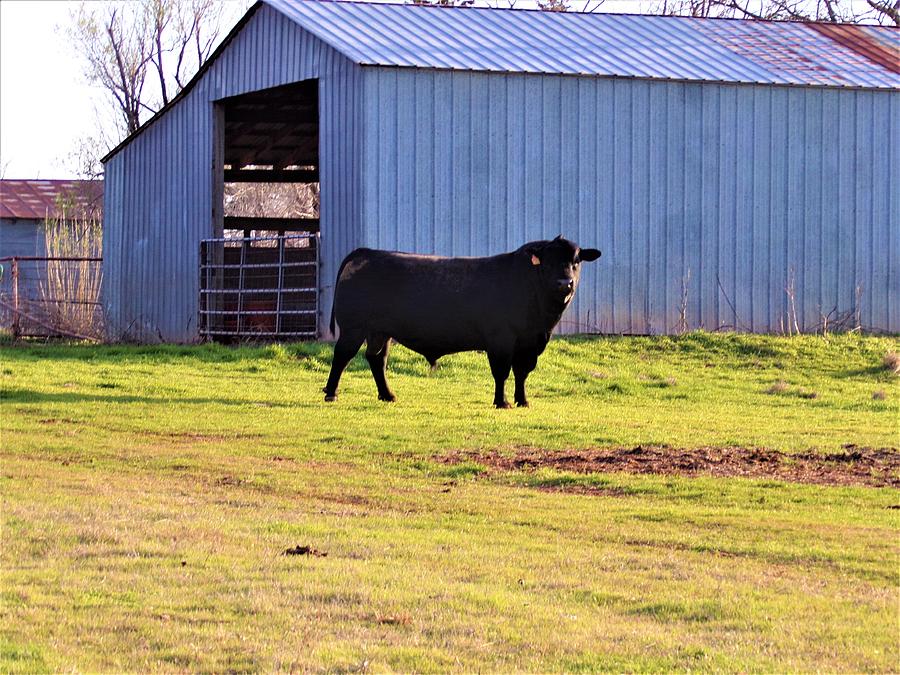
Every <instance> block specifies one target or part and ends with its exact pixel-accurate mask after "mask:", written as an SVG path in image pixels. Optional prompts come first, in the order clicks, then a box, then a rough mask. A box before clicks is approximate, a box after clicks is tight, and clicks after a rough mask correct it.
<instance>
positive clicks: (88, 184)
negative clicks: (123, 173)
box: [0, 180, 103, 220]
mask: <svg viewBox="0 0 900 675" xmlns="http://www.w3.org/2000/svg"><path fill="white" fill-rule="evenodd" d="M60 204H67V205H70V206H71V207H73V208H74V209H75V210H76V211H77V212H78V214H79V215H80V214H81V212H82V211H87V212H88V213H89V214H97V213H99V211H100V210H101V209H102V208H103V181H102V180H0V218H27V219H33V220H43V219H44V218H47V217H49V218H56V217H57V216H59V206H60ZM69 212H70V213H71V212H72V211H69Z"/></svg>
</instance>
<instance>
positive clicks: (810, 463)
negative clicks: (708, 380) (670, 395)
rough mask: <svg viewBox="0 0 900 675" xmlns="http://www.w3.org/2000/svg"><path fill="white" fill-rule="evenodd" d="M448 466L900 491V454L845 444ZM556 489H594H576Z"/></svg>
mask: <svg viewBox="0 0 900 675" xmlns="http://www.w3.org/2000/svg"><path fill="white" fill-rule="evenodd" d="M441 461H443V462H445V463H447V464H457V463H460V462H472V461H474V462H478V463H479V464H483V465H485V466H487V467H489V468H490V469H492V470H495V471H534V470H537V469H555V470H557V471H568V472H572V473H580V474H585V473H617V472H623V473H634V474H662V475H674V476H717V477H743V478H770V479H775V480H782V481H788V482H794V483H810V484H815V485H867V486H872V487H895V488H900V451H898V450H897V449H896V448H863V447H857V446H855V445H852V444H848V445H845V446H844V447H843V449H842V450H841V451H840V452H837V453H822V452H817V451H808V452H801V453H786V452H781V451H779V450H769V449H767V448H742V447H730V448H706V447H702V448H670V447H666V446H641V445H639V446H636V447H633V448H603V449H593V450H575V451H572V450H557V451H551V450H542V449H540V448H519V449H517V450H515V451H513V452H498V451H493V452H487V453H479V452H456V453H453V454H450V455H446V456H445V457H443V458H442V460H441ZM553 489H555V490H560V489H561V490H566V491H573V490H574V491H582V492H584V491H588V492H589V491H590V489H588V488H582V487H576V486H571V488H570V487H569V486H564V487H554V488H553Z"/></svg>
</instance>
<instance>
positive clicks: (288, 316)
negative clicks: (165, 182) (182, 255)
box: [200, 80, 319, 342]
mask: <svg viewBox="0 0 900 675" xmlns="http://www.w3.org/2000/svg"><path fill="white" fill-rule="evenodd" d="M215 115H216V140H217V143H216V149H215V157H214V165H215V179H214V190H215V194H214V200H215V202H214V203H215V206H216V211H215V212H214V214H213V219H214V223H213V231H214V232H215V236H214V237H213V238H210V239H206V240H204V241H203V242H201V245H200V277H201V278H200V332H201V335H202V336H203V337H205V338H207V339H213V340H218V341H225V342H232V341H239V340H248V339H253V340H298V339H315V338H316V337H318V334H317V326H318V324H319V320H318V319H319V306H318V305H319V302H318V300H319V105H318V80H305V81H302V82H297V83H293V84H289V85H285V86H281V87H275V88H272V89H264V90H260V91H255V92H251V93H248V94H243V95H241V96H234V97H231V98H226V99H222V100H221V101H218V102H217V104H216V106H215Z"/></svg>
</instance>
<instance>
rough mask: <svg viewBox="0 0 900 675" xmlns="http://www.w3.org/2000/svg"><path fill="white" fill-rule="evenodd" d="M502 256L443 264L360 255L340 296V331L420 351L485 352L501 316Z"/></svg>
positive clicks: (354, 256) (350, 261)
mask: <svg viewBox="0 0 900 675" xmlns="http://www.w3.org/2000/svg"><path fill="white" fill-rule="evenodd" d="M504 264H505V261H504V260H503V256H494V257H492V258H440V257H436V256H421V255H413V254H406V253H393V252H385V251H375V250H372V249H357V250H356V251H354V252H353V253H351V254H350V255H349V256H347V258H346V259H345V260H344V263H343V264H342V268H341V271H340V273H339V276H338V280H337V288H336V291H335V308H334V309H335V317H336V319H337V324H338V326H339V327H340V329H341V330H342V331H346V330H362V331H365V332H366V333H367V334H368V333H370V332H376V333H383V334H386V335H388V336H390V337H393V338H394V339H395V340H397V341H398V342H400V343H401V344H405V345H407V346H409V347H411V348H413V349H415V350H416V351H420V352H423V353H424V352H433V353H434V352H441V353H450V352H453V351H463V350H467V349H482V348H484V338H485V333H486V332H490V331H491V330H492V329H493V327H492V324H493V323H495V322H496V321H497V320H498V318H499V313H501V312H502V309H503V308H502V295H503V288H502V286H503V285H504V274H503V272H504V270H503V268H504Z"/></svg>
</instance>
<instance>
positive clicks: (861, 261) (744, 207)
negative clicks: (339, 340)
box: [104, 0, 900, 342]
mask: <svg viewBox="0 0 900 675" xmlns="http://www.w3.org/2000/svg"><path fill="white" fill-rule="evenodd" d="M898 33H900V31H897V30H895V29H890V28H880V27H872V26H854V25H840V26H838V25H829V24H815V23H786V22H785V23H775V22H751V21H739V20H724V19H697V18H686V17H660V16H629V15H615V14H578V13H555V12H538V11H524V10H489V9H474V8H465V9H461V8H442V7H427V6H415V5H384V4H362V3H343V2H307V1H302V0H268V1H267V2H262V3H258V4H256V5H255V6H253V7H252V8H251V9H250V10H249V11H248V12H247V14H246V15H245V16H244V17H243V18H242V19H241V21H240V22H239V23H238V24H237V25H236V26H235V27H234V29H233V30H232V32H231V33H230V35H229V36H228V37H227V38H226V40H225V41H224V42H223V44H222V46H221V47H220V48H219V49H218V50H217V52H216V53H215V54H214V56H213V57H212V58H211V59H210V60H209V61H208V62H207V64H206V65H205V66H204V67H203V68H202V69H201V71H200V72H199V73H198V75H197V76H196V77H195V78H194V80H193V81H192V82H191V83H190V84H189V85H188V86H187V87H186V88H185V89H184V90H183V91H182V92H181V94H180V95H179V96H178V97H177V98H176V99H175V100H173V101H172V102H171V103H170V104H169V105H168V106H167V107H166V108H164V109H163V110H162V111H160V113H158V114H157V115H156V116H155V117H154V118H152V119H151V120H149V121H148V122H147V123H146V124H145V125H144V126H143V127H142V128H141V129H139V130H138V131H137V132H136V133H135V134H133V135H132V136H131V137H129V138H128V139H126V140H125V141H124V142H123V143H122V144H121V145H119V146H118V147H117V148H115V149H114V150H113V151H112V152H111V153H110V154H109V155H108V156H107V157H106V158H105V160H104V161H105V169H106V174H105V178H106V191H105V223H104V225H105V227H104V303H105V305H106V309H107V313H108V316H107V321H108V323H109V326H110V330H111V333H112V335H111V337H114V338H129V339H137V340H165V341H178V342H181V341H193V340H197V339H199V338H201V337H204V336H207V337H217V336H230V335H234V334H237V333H242V334H247V333H254V332H256V333H257V334H259V335H260V336H270V337H297V336H301V335H308V336H313V335H316V336H318V337H328V336H329V333H328V325H327V324H328V316H329V312H330V308H331V296H332V289H333V284H334V277H335V273H336V271H337V268H338V265H339V263H340V261H341V259H342V258H343V257H344V256H345V255H346V254H347V253H348V252H349V251H350V250H352V249H353V248H355V247H358V246H370V247H374V248H384V249H393V250H402V251H416V252H422V253H435V254H440V255H486V254H493V253H498V252H502V251H506V250H510V249H512V248H515V247H518V246H519V245H521V244H522V243H524V242H525V241H528V240H533V239H540V238H552V237H553V236H555V235H557V234H559V233H563V234H564V235H565V236H567V237H569V238H571V239H574V240H576V241H578V242H579V243H582V244H583V245H585V246H593V247H597V248H600V249H601V250H602V251H603V258H602V259H601V261H600V262H599V263H598V264H597V265H596V266H595V267H594V269H592V270H589V271H587V272H586V273H585V278H584V279H583V280H582V286H581V289H580V291H579V293H578V295H577V296H576V299H575V302H574V305H573V306H572V307H571V308H570V309H569V311H568V312H567V314H566V315H565V316H564V320H563V323H562V324H561V329H562V330H563V331H565V332H578V331H601V332H607V333H669V332H675V331H678V330H683V329H685V328H688V329H691V328H705V329H710V330H715V329H721V328H729V329H736V330H744V331H760V332H778V331H784V330H788V329H790V330H794V329H797V328H799V329H800V330H805V331H812V330H816V329H817V328H818V327H821V324H822V322H823V319H824V317H827V318H828V321H829V322H830V323H831V325H833V324H834V323H835V322H842V323H843V324H844V325H850V324H854V325H855V324H857V323H859V324H861V325H862V326H863V328H866V329H872V330H877V331H892V332H898V331H900V187H898V186H900V136H898V127H897V124H898V120H900V66H898V62H897V58H896V55H897V50H898V49H900V37H898ZM247 167H251V168H249V169H248V168H247ZM252 182H262V183H264V184H275V183H279V184H282V185H284V184H288V185H294V184H297V183H317V184H318V186H319V188H320V202H319V209H320V211H319V213H318V214H313V215H312V216H310V215H309V214H307V216H306V217H304V218H284V217H281V218H268V219H265V220H261V219H259V218H260V217H259V216H255V217H254V218H248V217H244V218H239V217H237V216H228V215H227V213H226V212H225V210H224V208H223V194H224V192H225V187H224V186H225V184H226V183H229V184H231V183H242V184H243V183H252ZM260 232H262V233H278V232H288V233H290V232H310V233H318V239H316V238H315V237H313V238H312V239H300V240H298V242H299V243H297V242H293V243H285V242H283V241H280V240H277V239H270V240H265V239H264V240H261V241H253V240H250V239H247V240H243V239H242V237H243V236H245V235H247V236H253V235H254V234H255V233H260ZM223 235H226V236H227V237H229V238H230V239H229V241H227V242H222V241H219V242H215V241H212V242H207V243H205V244H203V243H202V242H203V241H204V240H211V239H219V238H222V237H223ZM235 237H236V238H235ZM201 247H203V248H204V251H203V252H202V255H201ZM300 248H305V250H304V251H303V252H302V253H303V254H304V255H305V257H304V255H300V253H301V252H300V251H298V250H293V249H300ZM291 260H294V261H295V262H293V263H290V264H289V265H287V266H285V264H284V263H285V261H288V262H289V261H291ZM254 261H255V262H254ZM201 265H202V268H201ZM254 265H256V266H254ZM316 265H318V267H316ZM263 272H268V273H269V276H268V277H267V278H266V279H265V280H260V279H261V277H260V276H259V275H260V274H263ZM301 272H302V274H301ZM298 275H299V276H298ZM254 280H255V281H254ZM304 287H305V288H309V289H311V290H310V291H306V292H305V293H306V294H305V295H303V294H302V293H300V291H302V290H303V288H304ZM253 291H256V292H253ZM263 291H265V292H263ZM298 293H300V294H299V295H298ZM285 308H289V309H287V310H286V309H285ZM290 308H293V309H290ZM286 312H287V313H286ZM290 312H294V314H290ZM298 317H305V319H304V320H305V321H307V323H306V324H304V326H305V327H300V324H299V323H297V322H298V321H299V320H300V319H298ZM301 328H302V329H301Z"/></svg>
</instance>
